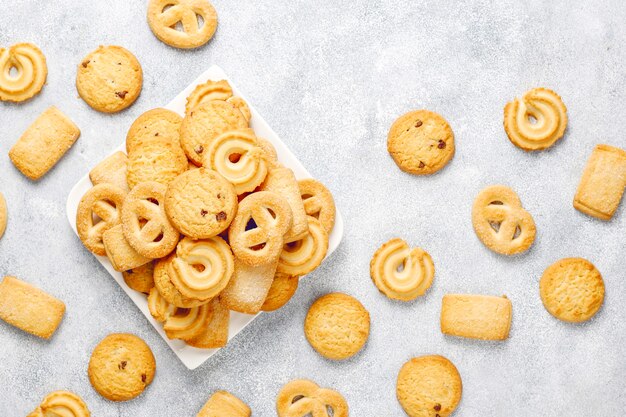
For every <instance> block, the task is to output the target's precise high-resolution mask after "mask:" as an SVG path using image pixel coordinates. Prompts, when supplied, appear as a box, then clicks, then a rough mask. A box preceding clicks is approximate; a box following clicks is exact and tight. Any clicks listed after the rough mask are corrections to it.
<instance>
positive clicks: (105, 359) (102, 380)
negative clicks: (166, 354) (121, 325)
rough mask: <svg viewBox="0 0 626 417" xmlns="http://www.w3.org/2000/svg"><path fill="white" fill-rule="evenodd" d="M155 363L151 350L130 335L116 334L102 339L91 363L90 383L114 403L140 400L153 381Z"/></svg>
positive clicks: (89, 369) (144, 343)
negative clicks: (136, 398)
mask: <svg viewBox="0 0 626 417" xmlns="http://www.w3.org/2000/svg"><path fill="white" fill-rule="evenodd" d="M155 371H156V362H155V360H154V355H153V354H152V350H150V347H149V346H148V345H147V344H146V342H144V341H143V340H142V339H140V338H139V337H137V336H135V335H133V334H129V333H113V334H110V335H108V336H107V337H105V338H104V339H102V341H100V343H98V345H97V346H96V347H95V349H94V350H93V352H92V353H91V359H89V367H88V369H87V373H88V374H89V381H90V382H91V385H92V386H93V387H94V389H95V390H96V391H98V393H99V394H100V395H102V396H103V397H104V398H106V399H108V400H111V401H128V400H131V399H133V398H135V397H137V396H139V395H140V394H141V393H142V392H143V391H144V390H145V389H146V387H147V386H148V385H150V383H152V379H153V378H154V373H155Z"/></svg>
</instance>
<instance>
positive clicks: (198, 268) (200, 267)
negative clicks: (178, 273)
mask: <svg viewBox="0 0 626 417" xmlns="http://www.w3.org/2000/svg"><path fill="white" fill-rule="evenodd" d="M191 267H192V268H193V269H195V270H196V271H198V272H204V270H205V269H206V267H205V266H204V265H202V264H193V265H191Z"/></svg>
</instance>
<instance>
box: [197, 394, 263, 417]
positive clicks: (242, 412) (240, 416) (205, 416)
mask: <svg viewBox="0 0 626 417" xmlns="http://www.w3.org/2000/svg"><path fill="white" fill-rule="evenodd" d="M251 415H252V410H250V407H248V405H247V404H246V403H244V402H243V401H241V400H240V399H239V398H237V397H235V396H234V395H233V394H231V393H230V392H227V391H216V392H215V393H214V394H213V395H211V398H209V400H208V401H207V402H206V404H204V407H202V410H200V412H199V413H198V414H197V415H196V417H250V416H251Z"/></svg>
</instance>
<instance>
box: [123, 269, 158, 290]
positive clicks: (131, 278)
mask: <svg viewBox="0 0 626 417" xmlns="http://www.w3.org/2000/svg"><path fill="white" fill-rule="evenodd" d="M122 276H123V277H124V282H126V285H128V286H129V287H130V288H132V289H133V290H135V291H138V292H142V293H144V294H149V293H150V290H151V289H152V288H154V262H148V263H147V264H144V265H141V266H138V267H135V268H130V269H128V270H125V271H122Z"/></svg>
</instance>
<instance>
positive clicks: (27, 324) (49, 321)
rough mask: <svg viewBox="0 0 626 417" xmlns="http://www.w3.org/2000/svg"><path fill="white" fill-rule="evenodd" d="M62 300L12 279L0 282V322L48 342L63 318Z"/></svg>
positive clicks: (63, 307)
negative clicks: (0, 320) (2, 321)
mask: <svg viewBox="0 0 626 417" xmlns="http://www.w3.org/2000/svg"><path fill="white" fill-rule="evenodd" d="M64 314H65V304H64V303H63V301H61V300H59V299H57V298H55V297H53V296H51V295H49V294H47V293H45V292H43V291H42V290H40V289H39V288H37V287H35V286H33V285H30V284H28V283H26V282H24V281H21V280H19V279H17V278H15V277H4V279H3V280H2V282H0V319H2V320H4V321H6V322H7V323H9V324H10V325H12V326H15V327H17V328H19V329H22V330H23V331H25V332H28V333H30V334H33V335H35V336H38V337H41V338H43V339H49V338H50V337H51V336H52V335H53V334H54V332H55V331H56V329H57V327H59V324H61V320H62V319H63V315H64Z"/></svg>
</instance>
